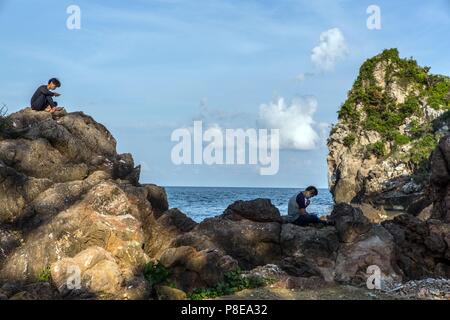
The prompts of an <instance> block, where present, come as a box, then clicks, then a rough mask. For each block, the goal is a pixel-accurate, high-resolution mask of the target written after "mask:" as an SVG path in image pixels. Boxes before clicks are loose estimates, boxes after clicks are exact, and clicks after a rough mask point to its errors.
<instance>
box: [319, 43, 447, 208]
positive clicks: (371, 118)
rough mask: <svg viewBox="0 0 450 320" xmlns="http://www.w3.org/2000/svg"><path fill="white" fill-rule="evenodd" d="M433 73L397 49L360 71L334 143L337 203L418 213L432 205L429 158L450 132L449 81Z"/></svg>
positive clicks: (331, 163)
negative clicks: (366, 205)
mask: <svg viewBox="0 0 450 320" xmlns="http://www.w3.org/2000/svg"><path fill="white" fill-rule="evenodd" d="M429 69H430V68H428V67H421V66H419V65H418V64H417V63H416V61H415V60H413V59H412V58H411V59H401V58H400V57H399V54H398V51H397V50H396V49H390V50H385V51H383V52H382V53H381V54H379V55H377V56H375V57H373V58H371V59H368V60H367V61H366V62H364V64H363V65H362V66H361V68H360V72H359V75H358V77H357V79H356V81H355V83H354V85H353V87H352V88H351V90H350V91H349V93H348V98H347V100H346V101H345V102H344V104H343V105H342V106H341V108H340V110H339V116H338V118H339V119H338V122H337V123H336V125H335V126H334V127H333V129H332V131H331V133H330V137H329V140H328V148H329V156H328V159H327V162H328V173H329V186H330V190H331V192H332V193H333V196H334V199H335V201H336V202H354V203H358V202H369V203H373V204H376V205H382V206H384V207H386V208H388V209H398V210H408V207H410V206H411V205H412V204H414V205H413V206H412V207H411V208H410V209H411V210H412V211H416V213H417V212H418V211H420V210H421V209H423V208H424V207H426V206H427V205H429V204H430V201H429V200H428V198H429V195H428V192H429V190H428V185H429V172H430V170H429V155H430V153H431V151H432V150H433V149H434V148H435V147H436V145H437V141H438V140H439V138H440V137H442V136H443V135H444V134H445V133H447V132H448V129H449V123H448V122H449V121H448V120H449V118H450V117H449V113H448V112H447V110H448V109H449V108H450V78H448V77H445V76H440V75H432V74H430V73H429ZM418 199H422V200H421V201H420V203H417V200H418Z"/></svg>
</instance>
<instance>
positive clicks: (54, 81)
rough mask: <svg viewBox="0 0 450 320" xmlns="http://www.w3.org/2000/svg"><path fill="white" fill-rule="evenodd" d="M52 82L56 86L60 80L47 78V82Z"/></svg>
mask: <svg viewBox="0 0 450 320" xmlns="http://www.w3.org/2000/svg"><path fill="white" fill-rule="evenodd" d="M50 83H53V84H54V85H55V86H56V87H57V88H59V87H61V82H60V81H59V80H58V79H56V78H51V79H50V80H48V84H50Z"/></svg>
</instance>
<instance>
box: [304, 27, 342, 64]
mask: <svg viewBox="0 0 450 320" xmlns="http://www.w3.org/2000/svg"><path fill="white" fill-rule="evenodd" d="M347 54H348V48H347V44H346V43H345V38H344V35H343V34H342V32H341V30H339V28H333V29H330V30H327V31H325V32H322V33H321V34H320V43H319V45H318V46H317V47H315V48H313V50H312V53H311V61H312V62H313V63H314V64H315V65H316V66H317V67H318V68H319V69H321V70H323V71H329V70H333V69H334V66H335V64H336V62H337V61H338V60H340V59H342V58H344V57H345V56H346V55H347Z"/></svg>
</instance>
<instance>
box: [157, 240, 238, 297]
mask: <svg viewBox="0 0 450 320" xmlns="http://www.w3.org/2000/svg"><path fill="white" fill-rule="evenodd" d="M160 262H161V263H162V264H163V265H164V266H165V267H167V268H170V270H171V272H172V274H171V277H170V279H171V281H173V282H174V283H175V284H176V287H177V288H181V289H182V290H183V291H186V292H190V291H192V290H193V289H195V288H206V287H211V286H213V285H215V284H216V283H218V282H219V281H220V280H222V279H223V276H224V274H225V273H226V272H229V271H232V270H235V269H236V268H237V262H236V260H234V259H233V258H232V257H230V256H228V255H223V254H222V253H221V252H220V251H218V250H213V249H209V250H202V251H197V250H196V249H195V248H193V247H188V246H182V247H176V248H169V249H167V250H166V251H165V252H164V253H163V254H162V256H161V258H160Z"/></svg>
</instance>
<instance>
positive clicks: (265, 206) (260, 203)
mask: <svg viewBox="0 0 450 320" xmlns="http://www.w3.org/2000/svg"><path fill="white" fill-rule="evenodd" d="M223 216H224V217H225V218H227V219H230V220H239V219H247V220H250V221H255V222H280V223H281V222H282V219H281V216H280V212H279V211H278V209H277V208H276V207H275V206H273V205H272V203H271V201H270V200H269V199H255V200H250V201H241V200H240V201H236V202H234V203H233V204H231V205H230V206H228V208H226V209H225V211H224V213H223Z"/></svg>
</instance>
